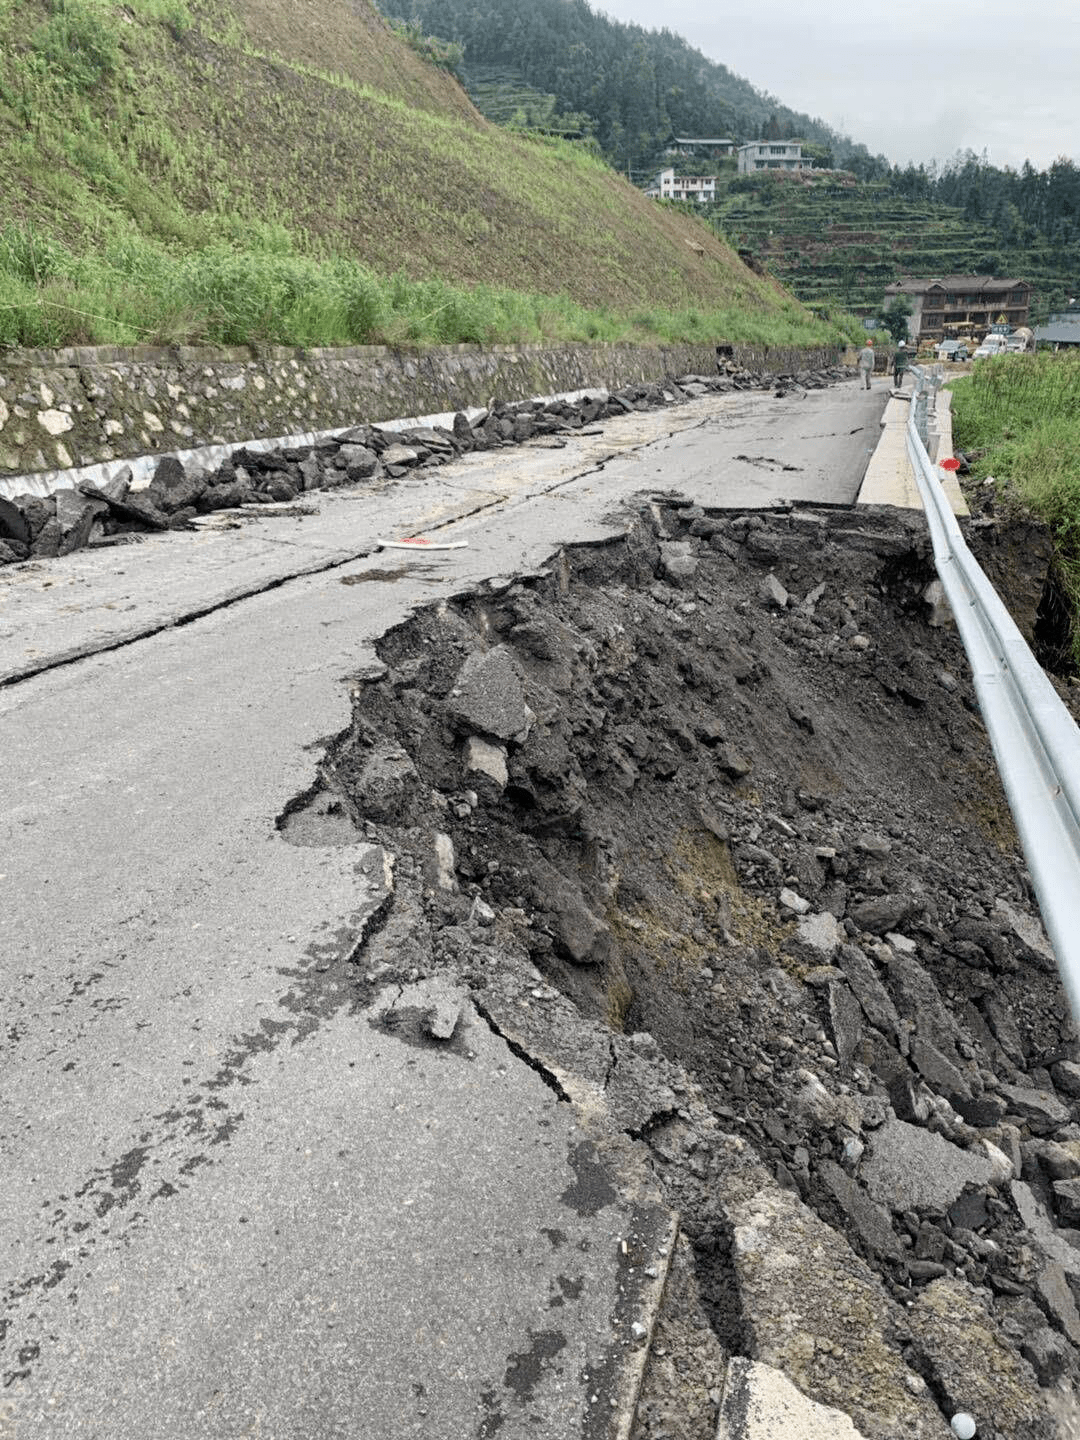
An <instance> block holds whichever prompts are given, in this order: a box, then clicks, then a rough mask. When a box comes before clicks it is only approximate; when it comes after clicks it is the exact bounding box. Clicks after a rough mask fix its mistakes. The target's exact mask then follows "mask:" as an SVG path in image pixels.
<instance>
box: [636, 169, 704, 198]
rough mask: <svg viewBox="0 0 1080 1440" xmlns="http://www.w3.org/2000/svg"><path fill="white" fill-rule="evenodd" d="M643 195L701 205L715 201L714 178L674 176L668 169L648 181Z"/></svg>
mask: <svg viewBox="0 0 1080 1440" xmlns="http://www.w3.org/2000/svg"><path fill="white" fill-rule="evenodd" d="M645 194H646V195H649V196H651V197H652V199H654V200H697V201H698V202H699V204H703V203H704V202H705V201H706V200H715V199H716V176H715V175H676V174H675V171H674V169H673V168H671V167H669V168H668V169H667V170H661V171H660V174H659V175H657V176H655V177H654V178H653V179H652V180H651V181H650V183H649V185H648V188H647V189H646V191H645Z"/></svg>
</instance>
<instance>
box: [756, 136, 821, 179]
mask: <svg viewBox="0 0 1080 1440" xmlns="http://www.w3.org/2000/svg"><path fill="white" fill-rule="evenodd" d="M811 168H812V167H811V162H810V161H809V160H804V159H803V153H802V141H801V140H754V141H753V142H752V143H751V144H749V145H740V146H739V173H740V174H742V175H749V174H751V173H752V172H753V171H755V170H809V169H811Z"/></svg>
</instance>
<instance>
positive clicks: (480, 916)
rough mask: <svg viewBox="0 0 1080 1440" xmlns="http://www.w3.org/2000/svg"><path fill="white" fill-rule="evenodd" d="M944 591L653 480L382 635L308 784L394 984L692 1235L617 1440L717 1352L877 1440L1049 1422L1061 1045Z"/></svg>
mask: <svg viewBox="0 0 1080 1440" xmlns="http://www.w3.org/2000/svg"><path fill="white" fill-rule="evenodd" d="M932 578H933V570H932V566H931V561H930V555H929V547H928V541H927V539H926V535H925V529H924V526H923V523H922V520H921V517H919V516H918V515H908V514H904V513H901V512H895V511H887V510H880V511H859V512H858V513H857V514H856V513H852V512H849V511H841V510H831V511H818V510H812V509H793V510H791V511H789V512H787V513H781V514H776V513H770V514H768V515H762V514H739V513H731V512H725V513H724V514H722V515H718V514H709V513H706V512H705V511H703V510H702V509H700V508H695V507H692V506H690V505H689V504H688V503H686V502H685V501H684V500H683V499H681V498H680V497H679V496H677V495H658V496H654V497H652V498H651V499H650V500H649V501H648V502H647V503H645V504H644V505H643V506H642V507H641V508H640V510H638V511H636V512H634V513H633V514H631V515H630V516H629V517H628V519H627V524H626V528H625V533H624V534H623V535H622V536H621V537H620V538H619V539H617V540H614V541H610V542H607V543H603V544H599V545H594V546H587V545H583V546H577V547H574V548H573V549H569V550H567V551H565V552H563V553H561V554H560V555H559V556H558V557H557V559H556V560H555V561H554V562H553V563H552V564H551V565H550V566H549V567H548V568H547V569H545V570H543V571H541V572H539V573H536V574H533V575H529V576H524V577H521V578H518V579H516V580H513V581H506V580H501V581H497V582H491V583H489V584H488V585H486V586H485V587H483V588H482V589H480V590H479V591H478V592H475V593H471V594H467V595H463V596H460V597H458V598H456V599H455V600H454V601H452V602H450V603H443V604H441V605H439V606H437V607H435V608H433V609H430V610H427V611H424V612H421V613H420V614H418V615H416V616H415V617H414V618H412V619H411V620H409V621H408V622H407V623H406V624H404V625H402V626H401V627H399V628H398V629H396V630H394V631H392V632H391V633H390V634H388V635H387V636H386V638H385V639H384V641H383V642H382V645H381V647H380V654H381V659H382V661H383V665H384V668H382V669H378V670H375V671H373V672H371V674H370V675H369V677H368V679H367V680H366V683H360V684H359V685H358V687H357V692H356V699H355V703H354V714H353V720H352V724H351V727H350V729H349V730H348V732H347V733H346V734H345V735H343V736H342V737H340V739H339V741H338V742H336V744H335V745H334V747H333V750H332V753H331V754H330V756H329V757H328V761H327V764H326V766H325V767H324V774H325V777H326V786H327V788H328V791H329V790H333V792H334V794H335V795H336V796H337V797H338V799H339V800H340V802H341V803H342V804H343V805H345V806H346V807H347V808H348V810H349V813H350V815H351V818H352V820H353V823H354V824H355V825H356V826H357V827H358V830H359V831H361V832H364V833H366V834H367V835H368V836H369V838H372V839H375V838H377V839H379V840H380V841H381V842H382V843H383V844H384V845H385V846H387V848H388V849H390V850H391V851H394V852H396V853H397V854H399V855H403V856H407V857H408V865H407V866H406V870H407V873H408V874H410V875H412V876H414V877H415V883H416V888H417V894H418V898H419V900H420V902H421V903H422V905H423V907H424V911H425V914H426V927H425V935H424V940H423V942H422V945H419V946H418V947H417V949H416V950H415V951H414V952H412V953H411V954H408V955H402V957H401V970H402V976H407V977H408V978H410V979H415V978H416V977H417V976H418V975H423V974H424V973H425V972H427V973H431V974H449V975H450V976H452V977H453V978H454V979H455V980H456V981H458V982H460V983H461V984H463V985H465V986H467V987H468V988H469V989H470V991H471V992H472V994H473V996H474V999H475V1003H476V1006H477V1009H478V1010H479V1012H480V1013H481V1014H482V1015H483V1016H484V1017H485V1019H486V1020H487V1021H488V1023H489V1024H491V1025H492V1026H493V1027H494V1028H496V1029H497V1030H498V1033H500V1034H502V1035H505V1036H506V1037H507V1039H508V1041H509V1042H510V1043H511V1044H512V1046H513V1048H514V1049H515V1051H516V1053H518V1054H520V1055H522V1056H524V1057H526V1058H527V1059H528V1060H529V1063H531V1064H533V1065H534V1066H535V1068H536V1069H537V1070H538V1071H539V1072H540V1073H541V1074H542V1075H543V1076H544V1077H545V1078H546V1079H547V1080H548V1083H549V1084H551V1085H552V1087H553V1088H554V1089H556V1092H557V1093H559V1094H560V1096H561V1097H562V1098H568V1099H569V1101H570V1102H571V1103H574V1104H575V1105H576V1106H577V1107H578V1109H579V1111H580V1112H581V1114H582V1115H583V1116H584V1117H586V1121H587V1123H589V1124H590V1126H591V1127H592V1129H593V1131H594V1133H595V1136H596V1139H597V1144H598V1147H599V1148H600V1149H601V1151H602V1152H603V1153H605V1154H608V1155H610V1156H614V1157H616V1158H617V1159H618V1160H619V1163H621V1164H624V1165H628V1164H629V1165H636V1166H638V1167H642V1166H644V1167H645V1168H646V1169H647V1170H648V1171H649V1172H651V1175H652V1178H653V1179H654V1180H655V1182H656V1183H658V1184H659V1185H660V1186H661V1188H662V1191H663V1193H664V1194H665V1196H666V1197H667V1200H668V1202H669V1204H670V1205H671V1206H672V1207H673V1208H674V1209H675V1210H677V1212H678V1213H679V1215H680V1217H681V1229H682V1235H683V1237H684V1238H683V1241H682V1242H681V1246H682V1248H680V1250H679V1252H678V1254H677V1256H676V1261H675V1264H674V1266H673V1271H672V1276H671V1279H670V1281H669V1288H668V1295H667V1301H666V1304H665V1309H664V1311H663V1312H662V1314H661V1316H660V1319H659V1322H658V1325H657V1330H656V1336H655V1341H654V1350H653V1353H652V1355H651V1358H650V1361H649V1369H648V1372H647V1374H646V1379H645V1385H644V1390H643V1393H642V1397H641V1401H640V1403H639V1407H638V1413H637V1421H636V1429H635V1432H634V1433H635V1436H636V1440H662V1437H667V1440H706V1437H709V1440H712V1437H713V1436H714V1435H715V1433H716V1426H717V1417H718V1414H719V1412H720V1409H721V1406H722V1404H723V1401H724V1387H725V1383H726V1379H727V1373H728V1372H727V1362H728V1361H729V1360H730V1359H731V1358H732V1357H738V1358H739V1366H741V1368H738V1367H736V1370H732V1371H731V1374H732V1375H733V1376H737V1378H738V1383H739V1384H740V1385H742V1386H745V1385H746V1384H749V1383H750V1378H751V1377H752V1376H753V1375H758V1374H760V1375H765V1376H768V1375H770V1374H771V1373H772V1372H771V1371H770V1369H769V1368H768V1367H773V1369H774V1370H779V1371H782V1372H783V1374H784V1375H785V1376H786V1377H787V1379H788V1380H789V1381H791V1382H793V1383H794V1384H795V1385H796V1386H797V1387H798V1388H799V1389H800V1390H801V1391H802V1392H803V1394H804V1395H806V1396H807V1397H809V1399H810V1400H812V1401H814V1402H816V1403H817V1404H819V1405H821V1406H825V1407H831V1408H832V1409H834V1410H839V1411H842V1412H844V1413H845V1414H846V1415H847V1416H850V1418H851V1420H852V1421H853V1422H854V1425H855V1427H856V1429H857V1431H858V1433H859V1434H861V1435H863V1436H865V1437H868V1440H892V1437H896V1436H899V1435H904V1436H926V1437H932V1436H934V1437H945V1436H947V1435H948V1434H949V1433H950V1432H949V1429H948V1424H947V1421H948V1417H950V1416H951V1415H952V1414H954V1413H955V1412H956V1411H958V1410H966V1411H969V1412H971V1413H972V1414H974V1415H975V1417H976V1420H977V1422H978V1426H979V1430H978V1434H979V1436H980V1437H984V1440H992V1437H998V1440H1037V1437H1049V1436H1051V1435H1057V1434H1066V1433H1070V1432H1069V1429H1068V1427H1069V1425H1070V1424H1073V1423H1075V1420H1076V1414H1077V1412H1076V1409H1075V1402H1074V1400H1073V1398H1072V1387H1073V1385H1074V1383H1075V1381H1076V1379H1077V1375H1078V1357H1080V1312H1078V1309H1077V1299H1078V1297H1080V1123H1078V1121H1080V1111H1078V1108H1077V1107H1078V1104H1080V1049H1078V1045H1077V1038H1076V1034H1075V1031H1074V1029H1073V1026H1072V1024H1071V1022H1070V1020H1069V1018H1068V1014H1067V1009H1066V1003H1065V999H1064V995H1063V992H1062V990H1061V987H1060V985H1059V982H1058V979H1057V975H1056V971H1055V967H1054V962H1053V957H1052V955H1051V953H1050V950H1049V947H1048V945H1047V943H1046V941H1045V938H1044V937H1043V935H1042V931H1041V928H1040V925H1039V922H1038V916H1037V912H1036V910H1035V909H1034V908H1033V903H1032V895H1031V889H1030V884H1029V880H1028V877H1027V874H1026V872H1025V868H1024V864H1023V860H1022V858H1021V856H1020V854H1019V852H1018V848H1017V841H1016V837H1015V834H1014V831H1013V827H1012V823H1011V820H1010V817H1009V814H1008V811H1007V808H1006V805H1005V801H1004V798H1003V795H1002V793H1001V790H1000V787H999V785H998V781H997V778H996V773H995V770H994V766H993V761H992V757H991V754H990V750H989V746H988V743H987V739H986V735H985V733H984V731H983V728H982V725H981V723H980V721H979V718H978V715H977V712H976V708H975V702H974V697H973V692H972V689H971V686H970V683H969V679H968V676H967V671H966V665H965V661H964V657H963V654H962V651H961V649H960V647H959V643H958V640H957V639H956V636H955V634H954V633H953V631H952V630H951V628H949V627H948V626H945V625H941V624H940V623H936V624H931V623H930V622H931V621H932V620H934V621H938V622H939V621H940V613H939V611H938V609H937V608H936V607H935V606H934V604H933V603H932V601H933V596H932V592H931V596H930V597H928V596H927V594H926V592H927V588H928V586H929V584H930V582H931V580H932ZM398 978H400V977H398ZM687 1246H688V1247H689V1248H688V1249H687V1248H686V1247H687ZM691 1261H692V1263H691ZM748 1362H755V1364H757V1365H759V1366H760V1367H761V1368H760V1370H755V1369H754V1368H753V1366H751V1367H750V1368H749V1369H747V1363H748ZM732 1383H734V1381H733V1382H732ZM730 1393H731V1394H734V1393H735V1392H734V1391H732V1392H730ZM729 1402H730V1396H729ZM729 1408H730V1403H729ZM815 1413H816V1412H815Z"/></svg>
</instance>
